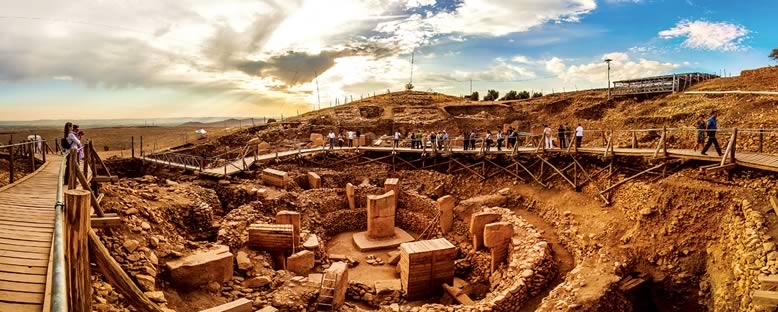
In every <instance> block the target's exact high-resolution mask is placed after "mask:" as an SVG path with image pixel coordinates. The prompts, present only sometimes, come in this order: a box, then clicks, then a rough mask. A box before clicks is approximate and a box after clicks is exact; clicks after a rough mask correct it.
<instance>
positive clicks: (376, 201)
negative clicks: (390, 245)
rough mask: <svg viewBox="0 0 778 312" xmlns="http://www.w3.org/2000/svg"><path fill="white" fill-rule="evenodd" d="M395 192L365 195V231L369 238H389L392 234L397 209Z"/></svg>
mask: <svg viewBox="0 0 778 312" xmlns="http://www.w3.org/2000/svg"><path fill="white" fill-rule="evenodd" d="M396 200H397V197H396V194H395V192H394V191H389V192H387V193H385V194H383V195H367V233H368V236H369V237H370V238H371V239H383V238H390V237H392V236H393V235H394V221H395V213H396V210H397V205H396V203H397V202H396Z"/></svg>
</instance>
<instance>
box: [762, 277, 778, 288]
mask: <svg viewBox="0 0 778 312" xmlns="http://www.w3.org/2000/svg"><path fill="white" fill-rule="evenodd" d="M758 279H759V283H760V285H759V286H760V288H759V289H760V290H775V289H776V288H778V275H767V276H759V277H758Z"/></svg>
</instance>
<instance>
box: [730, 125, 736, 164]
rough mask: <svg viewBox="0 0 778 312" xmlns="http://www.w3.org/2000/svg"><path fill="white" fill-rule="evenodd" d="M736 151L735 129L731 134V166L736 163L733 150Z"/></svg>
mask: <svg viewBox="0 0 778 312" xmlns="http://www.w3.org/2000/svg"><path fill="white" fill-rule="evenodd" d="M736 149H737V128H735V130H734V132H733V133H732V150H731V151H730V162H732V163H733V164H734V163H736V162H737V161H736V160H735V150H736Z"/></svg>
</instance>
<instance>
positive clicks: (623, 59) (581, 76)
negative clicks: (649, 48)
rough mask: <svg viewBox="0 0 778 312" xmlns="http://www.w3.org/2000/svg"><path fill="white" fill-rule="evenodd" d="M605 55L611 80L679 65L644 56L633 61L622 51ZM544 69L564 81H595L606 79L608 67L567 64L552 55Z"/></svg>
mask: <svg viewBox="0 0 778 312" xmlns="http://www.w3.org/2000/svg"><path fill="white" fill-rule="evenodd" d="M606 57H610V58H611V59H613V62H612V63H611V72H610V74H611V81H614V80H621V79H631V78H639V77H648V76H658V75H664V74H667V73H669V72H670V71H672V70H674V69H678V68H680V67H681V65H679V64H675V63H662V62H659V61H654V60H648V59H645V58H640V59H638V60H637V61H633V60H631V58H630V56H629V54H627V53H623V52H613V53H607V54H605V55H603V56H602V58H603V59H604V58H606ZM546 69H547V70H548V71H549V72H552V73H554V74H557V75H559V78H561V79H562V80H563V81H565V82H573V81H588V82H593V83H597V82H604V81H607V73H608V67H607V64H605V63H604V62H594V63H586V64H577V65H570V66H567V65H566V64H564V62H562V60H561V59H559V58H557V57H554V58H551V59H550V60H548V61H546Z"/></svg>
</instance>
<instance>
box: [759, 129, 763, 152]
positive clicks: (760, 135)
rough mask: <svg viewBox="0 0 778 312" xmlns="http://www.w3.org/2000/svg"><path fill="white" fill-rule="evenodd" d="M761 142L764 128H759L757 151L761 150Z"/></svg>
mask: <svg viewBox="0 0 778 312" xmlns="http://www.w3.org/2000/svg"><path fill="white" fill-rule="evenodd" d="M763 143H764V128H759V153H761V152H762V145H763Z"/></svg>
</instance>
